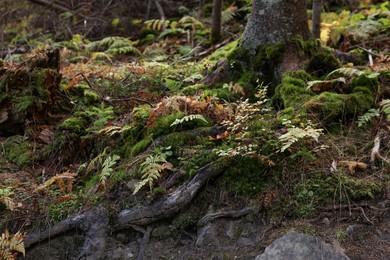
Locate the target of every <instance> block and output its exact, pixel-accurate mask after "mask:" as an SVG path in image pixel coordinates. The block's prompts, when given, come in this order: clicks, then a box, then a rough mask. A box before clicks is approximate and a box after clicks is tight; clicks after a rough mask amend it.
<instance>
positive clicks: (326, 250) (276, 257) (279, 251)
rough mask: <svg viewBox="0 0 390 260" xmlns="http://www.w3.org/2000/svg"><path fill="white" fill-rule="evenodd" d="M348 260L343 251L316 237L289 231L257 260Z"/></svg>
mask: <svg viewBox="0 0 390 260" xmlns="http://www.w3.org/2000/svg"><path fill="white" fill-rule="evenodd" d="M293 259H300V260H317V259H318V260H320V259H324V260H344V259H345V260H347V259H349V257H348V256H346V255H345V254H344V253H343V252H342V250H341V249H339V248H334V247H332V246H331V245H329V244H326V243H324V242H322V241H320V240H319V239H318V238H316V237H314V236H309V235H305V234H301V233H298V232H294V231H289V232H288V233H287V234H285V235H284V236H282V237H280V238H278V239H276V240H275V241H273V242H272V244H271V245H269V246H268V247H267V248H266V249H265V251H264V253H263V254H261V255H258V256H257V257H256V260H293Z"/></svg>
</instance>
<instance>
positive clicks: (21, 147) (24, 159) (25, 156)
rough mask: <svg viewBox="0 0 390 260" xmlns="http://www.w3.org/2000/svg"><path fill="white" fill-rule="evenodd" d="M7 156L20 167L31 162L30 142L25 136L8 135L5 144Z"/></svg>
mask: <svg viewBox="0 0 390 260" xmlns="http://www.w3.org/2000/svg"><path fill="white" fill-rule="evenodd" d="M3 148H4V152H5V158H6V159H7V160H9V161H11V162H12V163H14V164H16V165H17V166H19V167H25V166H27V165H29V164H30V163H31V160H32V153H31V152H30V150H29V142H28V140H26V139H25V137H23V136H20V135H14V136H11V137H8V138H7V139H6V140H5V142H4V144H3Z"/></svg>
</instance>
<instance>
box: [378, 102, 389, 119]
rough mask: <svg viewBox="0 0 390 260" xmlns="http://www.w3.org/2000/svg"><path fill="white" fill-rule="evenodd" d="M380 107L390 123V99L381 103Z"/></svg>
mask: <svg viewBox="0 0 390 260" xmlns="http://www.w3.org/2000/svg"><path fill="white" fill-rule="evenodd" d="M379 106H380V108H381V110H380V111H381V112H382V113H383V114H385V116H386V118H387V121H389V122H390V99H383V100H382V101H381V102H379Z"/></svg>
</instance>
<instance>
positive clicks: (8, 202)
mask: <svg viewBox="0 0 390 260" xmlns="http://www.w3.org/2000/svg"><path fill="white" fill-rule="evenodd" d="M12 194H13V192H12V190H11V188H10V187H6V188H0V203H3V204H4V205H5V207H6V208H7V209H9V210H14V209H15V202H14V201H13V199H12V198H11V195H12Z"/></svg>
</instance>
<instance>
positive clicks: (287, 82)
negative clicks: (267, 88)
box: [273, 75, 315, 108]
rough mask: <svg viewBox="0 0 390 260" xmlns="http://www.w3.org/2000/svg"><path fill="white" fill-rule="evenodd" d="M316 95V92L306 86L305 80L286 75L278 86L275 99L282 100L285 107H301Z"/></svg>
mask: <svg viewBox="0 0 390 260" xmlns="http://www.w3.org/2000/svg"><path fill="white" fill-rule="evenodd" d="M314 95H315V93H314V92H313V91H312V90H311V89H308V88H307V87H306V83H305V81H304V80H302V79H299V78H294V77H291V76H289V75H286V76H284V77H283V79H282V82H281V84H279V85H278V86H277V87H276V89H275V96H274V98H273V99H274V100H280V101H281V103H282V105H283V106H284V107H285V108H288V107H293V108H299V107H302V105H303V104H304V103H305V102H307V101H309V100H310V99H311V98H312V96H314Z"/></svg>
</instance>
